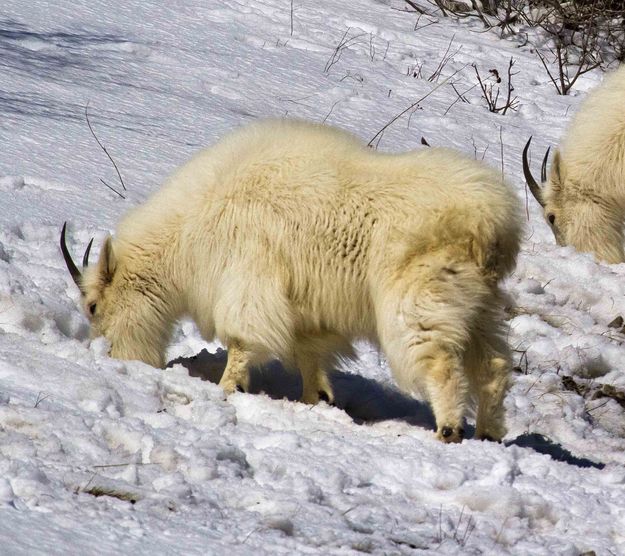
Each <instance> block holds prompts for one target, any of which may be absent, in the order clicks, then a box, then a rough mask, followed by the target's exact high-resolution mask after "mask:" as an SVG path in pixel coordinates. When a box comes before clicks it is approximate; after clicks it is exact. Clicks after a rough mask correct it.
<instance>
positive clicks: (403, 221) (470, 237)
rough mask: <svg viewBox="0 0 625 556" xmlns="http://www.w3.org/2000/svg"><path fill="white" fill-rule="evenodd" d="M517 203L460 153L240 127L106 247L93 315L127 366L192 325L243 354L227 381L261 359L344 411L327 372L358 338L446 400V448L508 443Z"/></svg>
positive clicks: (91, 278) (234, 355) (294, 128)
mask: <svg viewBox="0 0 625 556" xmlns="http://www.w3.org/2000/svg"><path fill="white" fill-rule="evenodd" d="M518 205H519V203H518V200H517V198H516V197H515V195H514V193H512V191H511V190H510V188H509V187H507V186H506V184H504V183H502V181H501V178H500V176H499V175H498V174H497V173H496V172H494V171H493V170H491V169H489V168H488V167H486V166H485V165H483V164H482V163H480V162H477V161H474V160H472V159H469V158H467V157H465V156H462V155H460V154H458V153H456V152H453V151H450V150H446V149H425V148H424V149H422V150H420V151H416V152H407V153H403V154H382V153H379V152H375V151H372V150H370V149H369V148H367V147H366V146H364V145H363V144H362V143H361V142H360V141H359V140H358V139H356V138H355V137H353V136H351V135H349V134H348V133H346V132H343V131H340V130H338V129H335V128H331V127H328V126H322V125H315V124H310V123H305V122H301V121H292V120H269V121H262V122H259V123H255V124H252V125H249V126H247V127H244V128H242V129H239V130H237V131H235V132H233V133H231V134H230V135H228V136H226V137H225V138H224V139H223V140H221V141H220V142H218V143H217V144H216V145H214V146H213V147H210V148H208V149H206V150H204V151H202V152H200V153H199V154H198V155H196V156H195V157H194V158H193V159H191V160H190V161H189V162H188V163H187V164H185V165H184V166H182V167H181V168H180V169H179V170H178V171H177V172H176V173H175V174H174V175H173V176H172V177H171V178H170V179H169V180H168V181H167V183H166V184H165V185H164V186H163V188H162V189H161V190H160V191H159V192H157V193H156V194H154V195H153V196H152V197H151V198H150V199H149V200H148V201H147V202H146V203H145V204H143V205H141V206H139V207H137V208H136V209H134V210H133V211H131V212H130V213H129V214H128V215H127V216H126V217H125V218H124V219H123V221H122V222H121V224H120V225H119V227H118V229H117V233H116V236H115V239H114V240H111V239H109V240H107V243H106V244H105V246H104V249H103V250H102V253H101V256H100V261H99V263H98V265H96V266H93V267H88V268H87V269H86V270H85V273H84V276H83V291H84V292H85V293H84V295H83V303H84V305H85V310H87V311H89V307H90V306H92V305H93V304H94V303H95V304H96V308H95V314H94V315H93V317H91V318H92V329H93V333H94V334H95V335H98V334H103V335H105V336H106V337H107V338H108V339H109V340H110V342H111V345H112V348H111V354H112V356H114V357H118V358H122V359H140V360H143V361H145V362H147V363H150V364H152V365H155V366H163V365H164V363H165V361H164V353H165V348H166V346H167V342H168V341H169V338H170V333H171V329H172V326H173V324H174V323H175V321H176V320H177V319H178V318H180V317H181V316H183V315H190V316H191V317H192V318H193V319H194V320H195V322H196V323H197V325H198V327H199V329H200V331H201V333H202V335H203V337H204V338H206V339H207V340H211V339H213V338H214V337H217V338H218V339H219V340H220V341H221V342H222V343H223V344H224V345H226V346H227V348H228V365H227V368H226V371H225V373H224V376H223V378H222V380H221V385H222V386H223V387H224V389H225V390H226V392H232V391H233V390H234V389H235V388H236V387H237V386H239V387H242V388H243V389H245V388H246V387H247V385H248V382H247V381H248V378H247V368H248V366H249V365H251V364H256V363H260V362H263V361H266V360H267V359H268V358H271V357H278V358H280V359H281V360H283V361H284V362H286V363H292V364H294V365H296V366H297V368H299V369H300V371H301V373H302V378H303V384H304V390H303V394H302V400H303V401H306V402H308V403H315V402H317V401H318V400H319V395H320V393H323V394H325V395H326V396H327V397H328V398H329V399H330V400H332V397H333V395H332V386H331V383H330V381H329V379H328V377H327V375H326V369H327V367H328V366H329V365H331V364H332V363H333V362H334V359H335V357H336V356H337V355H347V356H349V355H351V353H352V352H351V343H350V342H351V341H352V340H353V339H356V338H365V339H369V340H370V341H372V342H375V343H378V344H379V345H381V347H382V348H383V350H384V352H385V353H386V355H387V357H388V359H389V362H390V365H391V367H392V369H393V373H394V376H395V377H396V379H397V381H398V383H399V384H400V385H401V386H402V387H403V388H404V389H406V390H407V391H409V392H417V391H419V392H423V393H424V394H425V395H426V396H427V397H428V398H429V400H430V402H431V404H432V407H433V410H434V413H435V416H436V421H437V426H438V435H439V437H440V438H441V439H443V440H445V441H459V440H461V438H462V426H463V418H464V415H465V409H466V404H467V401H468V398H471V397H474V398H476V399H477V401H478V413H477V435H478V437H491V438H496V439H498V438H501V437H502V436H503V434H504V433H505V427H504V424H503V397H504V395H505V392H506V389H507V384H508V371H509V352H508V347H507V346H506V344H505V342H504V341H503V340H502V339H501V330H500V328H501V325H500V322H501V316H500V314H499V310H500V306H501V302H500V294H499V291H498V285H497V284H498V281H499V280H500V279H501V278H503V277H504V276H505V275H506V274H507V273H509V272H510V271H511V270H512V269H513V267H514V264H515V258H516V255H517V252H518V249H519V238H520V230H521V224H520V216H519V214H520V211H519V206H518Z"/></svg>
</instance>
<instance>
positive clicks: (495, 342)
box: [466, 311, 511, 441]
mask: <svg viewBox="0 0 625 556" xmlns="http://www.w3.org/2000/svg"><path fill="white" fill-rule="evenodd" d="M492 313H493V312H492V311H485V312H484V313H483V314H482V315H481V316H480V318H478V320H477V325H476V329H475V330H474V331H473V333H472V341H471V347H470V349H469V351H468V352H467V357H466V368H467V372H468V374H469V378H470V379H471V383H472V385H473V391H474V392H476V394H477V402H478V403H477V405H478V407H477V416H476V426H475V438H478V439H482V440H496V441H499V440H501V439H502V438H503V437H504V435H505V434H506V426H505V416H504V398H505V395H506V393H507V391H508V387H509V383H510V367H511V365H510V359H511V358H510V349H509V347H508V345H507V343H506V342H505V340H503V338H502V334H501V332H500V327H501V325H500V324H499V322H498V318H497V317H498V315H497V316H494V315H493V314H492Z"/></svg>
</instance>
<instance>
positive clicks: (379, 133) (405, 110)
mask: <svg viewBox="0 0 625 556" xmlns="http://www.w3.org/2000/svg"><path fill="white" fill-rule="evenodd" d="M464 67H465V66H463V67H462V68H460V69H459V70H456V71H455V72H454V73H452V74H451V75H450V76H449V77H447V78H446V79H445V80H444V81H442V82H441V83H438V84H437V85H436V87H434V88H433V89H432V90H431V91H429V92H428V93H427V94H425V95H423V96H422V97H421V98H420V99H419V100H417V101H416V102H413V103H412V104H411V105H410V106H408V108H405V109H404V110H402V111H401V112H400V113H399V114H397V115H396V116H394V117H393V118H392V119H391V120H390V121H389V122H388V123H386V124H385V125H384V126H383V127H382V128H381V129H380V130H379V131H378V132H377V133H376V134H375V135H374V136H373V137H372V138H371V140H370V141H369V143H367V145H368V146H369V147H371V146H373V143H374V142H376V139H377V140H378V141H377V143H376V147H377V145H378V144H379V142H380V139H381V138H382V135H384V132H385V131H386V130H387V129H388V128H389V127H390V126H391V125H393V124H394V123H395V122H396V121H397V120H399V119H400V118H401V117H402V116H403V115H404V114H406V113H408V112H410V110H412V109H413V108H415V107H416V106H418V105H419V103H420V102H423V101H424V100H425V99H426V98H428V97H429V96H430V95H431V94H432V93H434V91H436V90H437V89H440V88H441V87H442V86H443V85H445V84H446V83H447V82H448V81H449V80H450V79H451V78H452V77H453V76H454V75H456V74H457V73H458V72H460V71H462V70H463V69H464Z"/></svg>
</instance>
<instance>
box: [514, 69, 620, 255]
mask: <svg viewBox="0 0 625 556" xmlns="http://www.w3.org/2000/svg"><path fill="white" fill-rule="evenodd" d="M531 140H532V138H531V137H530V139H529V141H528V142H527V144H526V145H525V149H524V150H523V171H524V173H525V179H526V180H527V184H528V186H529V189H530V191H531V192H532V194H533V195H534V197H535V198H536V200H537V201H538V202H539V203H540V205H541V206H542V207H543V210H544V214H545V218H546V219H547V222H548V223H549V225H550V226H551V229H552V230H553V233H554V235H555V238H556V242H557V243H558V245H572V246H573V247H575V248H576V249H578V250H579V251H583V252H589V253H594V255H595V256H596V257H597V259H599V260H603V261H605V262H608V263H622V262H625V254H624V253H623V221H624V220H625V66H621V67H620V68H619V69H618V70H617V71H615V72H613V73H612V74H611V75H608V76H606V78H605V79H604V81H603V83H602V84H601V85H600V86H599V87H597V88H596V89H595V90H593V91H592V92H591V93H590V94H589V95H588V97H587V98H586V99H585V100H584V102H583V103H582V105H581V107H580V109H579V111H578V112H577V114H576V115H575V117H574V119H573V122H572V124H571V126H570V127H569V129H568V131H567V133H566V136H565V139H564V142H563V144H562V147H561V150H560V151H556V154H555V156H554V159H553V164H552V165H551V171H550V174H549V181H547V171H546V165H547V157H548V156H549V151H548V150H547V154H545V158H544V159H543V165H542V172H541V178H542V179H541V181H542V182H543V183H544V186H543V187H541V186H540V185H539V184H538V183H537V182H536V180H535V179H534V178H533V176H532V174H531V171H530V169H529V163H528V161H527V150H528V149H529V145H530V141H531Z"/></svg>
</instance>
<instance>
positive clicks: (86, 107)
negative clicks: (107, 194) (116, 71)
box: [85, 101, 126, 199]
mask: <svg viewBox="0 0 625 556" xmlns="http://www.w3.org/2000/svg"><path fill="white" fill-rule="evenodd" d="M85 119H86V120H87V126H89V131H90V132H91V135H93V138H94V139H95V140H96V142H97V143H98V145H99V146H100V148H101V149H102V150H103V151H104V154H106V156H107V157H108V159H109V160H110V161H111V164H113V167H114V168H115V171H116V172H117V177H118V178H119V181H120V183H121V184H122V188H123V189H124V191H126V184H125V183H124V180H123V178H122V175H121V172H120V171H119V168H118V167H117V164H116V163H115V160H113V157H112V156H111V155H110V153H109V152H108V150H107V149H106V147H105V146H104V145H103V144H102V142H101V141H100V140H99V139H98V136H97V135H96V134H95V131H94V130H93V127H92V126H91V122H90V121H89V101H87V104H86V105H85ZM100 181H101V182H102V183H104V185H106V187H108V188H109V189H111V190H112V191H115V193H117V194H118V195H119V196H120V197H121V198H122V199H125V197H124V196H123V195H122V194H121V193H120V192H119V191H117V190H116V189H115V188H113V187H111V186H110V185H108V184H107V183H106V182H105V181H104V180H102V179H100Z"/></svg>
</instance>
